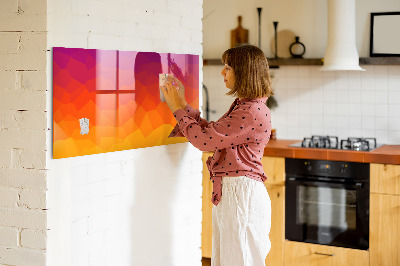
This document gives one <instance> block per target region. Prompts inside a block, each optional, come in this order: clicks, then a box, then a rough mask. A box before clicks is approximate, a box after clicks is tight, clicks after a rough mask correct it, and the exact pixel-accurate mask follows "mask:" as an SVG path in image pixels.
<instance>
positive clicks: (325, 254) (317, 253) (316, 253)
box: [314, 252, 335, 257]
mask: <svg viewBox="0 0 400 266" xmlns="http://www.w3.org/2000/svg"><path fill="white" fill-rule="evenodd" d="M314 254H315V255H324V256H331V257H333V256H335V254H327V253H319V252H314Z"/></svg>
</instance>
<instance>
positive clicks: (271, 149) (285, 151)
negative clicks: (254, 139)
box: [264, 139, 400, 164]
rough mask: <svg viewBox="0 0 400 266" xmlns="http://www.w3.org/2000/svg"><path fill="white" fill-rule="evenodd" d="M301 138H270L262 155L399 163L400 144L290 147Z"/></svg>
mask: <svg viewBox="0 0 400 266" xmlns="http://www.w3.org/2000/svg"><path fill="white" fill-rule="evenodd" d="M297 142H301V140H280V139H278V140H270V141H269V142H268V145H267V147H266V148H265V150H264V156H276V157H286V158H299V159H315V160H332V161H347V162H363V163H387V164H400V145H383V146H380V147H378V148H376V149H374V150H372V151H352V150H335V149H318V148H300V147H290V146H289V145H290V144H294V143H297Z"/></svg>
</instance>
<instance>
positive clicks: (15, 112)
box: [0, 0, 47, 265]
mask: <svg viewBox="0 0 400 266" xmlns="http://www.w3.org/2000/svg"><path fill="white" fill-rule="evenodd" d="M46 5H47V1H45V0H38V1H34V2H32V1H25V0H20V1H14V0H4V1H1V2H0V17H1V20H0V40H1V42H0V80H1V82H0V264H1V265H45V263H46V252H45V249H46V246H45V244H44V243H45V241H46V231H47V212H46V173H45V171H46V170H45V169H46V131H47V122H46V120H47V116H46V89H47V84H46V72H45V71H46V64H47V61H46V53H47V51H46V48H47V33H46Z"/></svg>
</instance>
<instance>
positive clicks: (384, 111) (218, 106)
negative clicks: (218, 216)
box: [203, 0, 400, 144]
mask: <svg viewBox="0 0 400 266" xmlns="http://www.w3.org/2000/svg"><path fill="white" fill-rule="evenodd" d="M326 4H327V1H309V0H302V1H290V0H284V1H279V2H277V1H269V0H268V1H262V2H257V1H254V2H243V1H233V2H232V1H230V3H229V4H228V3H227V1H217V2H216V1H210V0H205V1H204V19H203V31H204V58H220V56H221V54H222V52H223V51H224V50H226V49H227V48H229V45H230V36H229V31H230V30H231V29H233V28H235V27H236V17H237V16H238V15H242V16H243V26H244V27H245V28H248V29H249V30H250V43H252V44H255V45H257V44H258V39H257V36H258V35H257V32H258V15H257V9H256V8H257V7H258V6H261V7H263V13H262V14H263V17H262V22H263V25H262V28H264V29H266V30H264V31H263V32H262V38H263V39H262V49H263V51H264V53H265V54H266V55H267V56H272V52H271V49H270V47H269V46H268V45H267V44H270V43H271V40H270V38H273V26H272V21H274V20H277V21H279V25H281V24H282V25H283V26H282V27H280V26H278V30H279V29H282V30H284V29H290V30H292V31H294V32H295V33H296V34H297V35H299V36H300V37H301V40H302V41H303V42H304V44H305V45H306V47H307V53H306V54H305V57H319V58H321V57H323V55H324V51H325V47H326V27H327V24H326V12H327V9H326ZM227 6H232V7H233V8H231V9H227ZM248 6H250V8H248ZM356 6H357V14H356V19H357V30H356V32H357V47H358V51H359V54H360V56H361V57H368V56H369V27H370V24H369V13H370V12H383V11H398V10H400V2H399V1H393V0H384V1H378V0H368V1H357V3H356ZM264 11H266V12H265V13H264ZM222 14H223V15H222ZM324 14H325V15H324ZM246 21H247V22H246ZM281 22H282V23H281ZM246 23H247V25H246ZM215 25H218V27H216V26H215ZM268 27H269V30H267V29H268ZM217 32H218V33H217ZM212 34H214V36H213V35H212ZM216 34H219V36H222V37H221V38H215V36H218V35H216ZM363 67H364V68H365V69H366V70H367V71H365V72H351V71H338V72H321V71H320V70H319V67H318V66H281V67H280V68H279V69H272V70H271V73H272V75H273V76H274V78H273V89H274V91H275V97H276V99H277V101H278V104H279V107H278V108H277V109H275V110H273V111H272V124H273V127H274V128H276V129H277V137H278V138H281V139H285V138H286V139H302V138H303V137H309V136H311V135H320V134H322V135H337V136H339V138H347V137H376V138H377V140H378V142H379V143H382V144H399V143H400V66H387V65H384V66H378V65H367V66H363ZM221 68H222V65H221V66H206V67H204V69H203V71H204V84H205V85H206V86H207V88H208V90H209V92H210V109H211V110H215V111H216V113H215V114H211V115H210V119H211V120H216V119H218V118H219V117H220V116H221V115H223V114H224V112H225V111H226V110H227V108H228V107H229V105H230V104H231V102H232V100H233V99H232V98H231V97H227V96H225V95H224V94H225V93H226V88H225V86H224V84H223V80H222V78H221V76H220V74H219V73H220V71H221Z"/></svg>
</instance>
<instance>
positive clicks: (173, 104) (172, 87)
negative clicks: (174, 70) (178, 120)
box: [160, 75, 187, 113]
mask: <svg viewBox="0 0 400 266" xmlns="http://www.w3.org/2000/svg"><path fill="white" fill-rule="evenodd" d="M160 89H161V91H162V92H163V93H164V98H165V101H166V102H167V105H168V107H169V109H171V111H172V112H173V113H174V112H175V111H176V110H178V109H184V108H185V107H186V104H187V103H186V100H185V92H184V89H185V87H183V85H182V83H181V82H180V81H179V80H178V79H177V78H175V77H171V76H170V75H168V77H167V79H166V81H165V83H164V86H161V87H160Z"/></svg>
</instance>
